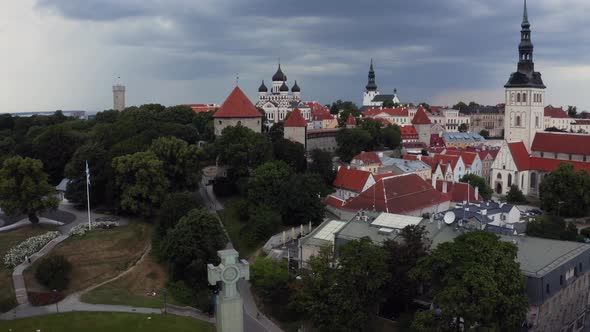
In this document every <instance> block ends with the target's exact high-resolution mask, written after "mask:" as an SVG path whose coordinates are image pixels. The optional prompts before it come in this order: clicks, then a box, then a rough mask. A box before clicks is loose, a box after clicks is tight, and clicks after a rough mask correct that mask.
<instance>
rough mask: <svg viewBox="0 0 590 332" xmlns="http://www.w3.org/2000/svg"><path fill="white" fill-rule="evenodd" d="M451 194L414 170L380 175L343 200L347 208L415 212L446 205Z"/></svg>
mask: <svg viewBox="0 0 590 332" xmlns="http://www.w3.org/2000/svg"><path fill="white" fill-rule="evenodd" d="M449 202H450V198H449V196H448V195H447V194H443V193H441V192H439V191H437V190H436V189H434V188H433V187H432V185H431V184H430V183H428V182H426V181H424V180H423V179H422V178H420V176H418V175H416V174H407V175H400V176H391V177H386V178H382V179H380V180H379V181H377V183H375V184H374V185H373V186H371V187H370V188H368V189H367V190H365V191H364V192H363V193H362V194H360V195H359V196H357V197H354V198H351V199H350V200H348V201H346V202H345V203H344V206H343V209H346V210H349V211H359V210H375V211H378V212H387V213H395V214H416V215H421V214H422V212H428V210H435V209H437V208H439V210H440V211H444V210H446V209H448V207H449Z"/></svg>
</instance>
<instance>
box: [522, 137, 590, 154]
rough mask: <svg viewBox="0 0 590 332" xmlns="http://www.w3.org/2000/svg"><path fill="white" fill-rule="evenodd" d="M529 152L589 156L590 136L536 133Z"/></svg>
mask: <svg viewBox="0 0 590 332" xmlns="http://www.w3.org/2000/svg"><path fill="white" fill-rule="evenodd" d="M531 150H533V151H543V152H554V153H566V154H570V153H571V154H581V155H590V135H581V134H566V133H551V132H538V133H536V134H535V138H534V139H533V144H532V146H531Z"/></svg>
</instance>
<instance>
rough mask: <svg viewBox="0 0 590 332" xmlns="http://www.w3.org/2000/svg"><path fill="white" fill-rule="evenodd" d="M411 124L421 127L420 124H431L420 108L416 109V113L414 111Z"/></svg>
mask: <svg viewBox="0 0 590 332" xmlns="http://www.w3.org/2000/svg"><path fill="white" fill-rule="evenodd" d="M412 124H415V125H422V124H432V122H431V121H430V119H429V118H428V115H426V112H424V108H423V107H422V106H420V107H418V111H416V115H414V118H413V119H412Z"/></svg>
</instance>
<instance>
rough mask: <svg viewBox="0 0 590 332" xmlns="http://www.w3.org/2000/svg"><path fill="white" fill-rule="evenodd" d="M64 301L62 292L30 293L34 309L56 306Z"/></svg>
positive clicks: (30, 300)
mask: <svg viewBox="0 0 590 332" xmlns="http://www.w3.org/2000/svg"><path fill="white" fill-rule="evenodd" d="M63 299H64V295H63V294H62V293H60V292H44V293H38V292H29V302H30V303H31V305H32V306H34V307H40V306H44V305H48V304H54V303H56V302H59V301H61V300H63Z"/></svg>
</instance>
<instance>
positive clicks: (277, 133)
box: [268, 122, 285, 143]
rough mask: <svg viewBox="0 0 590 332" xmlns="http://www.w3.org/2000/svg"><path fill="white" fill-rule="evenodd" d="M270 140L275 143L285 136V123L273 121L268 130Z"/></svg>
mask: <svg viewBox="0 0 590 332" xmlns="http://www.w3.org/2000/svg"><path fill="white" fill-rule="evenodd" d="M268 136H269V137H270V140H271V141H272V142H273V143H275V142H278V141H280V140H282V139H284V138H285V123H284V122H275V123H273V125H272V126H271V127H270V129H269V130H268Z"/></svg>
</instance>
